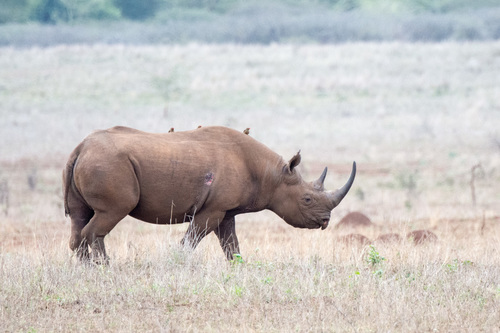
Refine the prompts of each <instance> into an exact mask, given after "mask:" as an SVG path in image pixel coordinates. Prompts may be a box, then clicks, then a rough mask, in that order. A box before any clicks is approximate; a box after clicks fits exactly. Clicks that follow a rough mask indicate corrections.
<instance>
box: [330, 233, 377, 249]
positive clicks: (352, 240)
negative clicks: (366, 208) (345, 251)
mask: <svg viewBox="0 0 500 333" xmlns="http://www.w3.org/2000/svg"><path fill="white" fill-rule="evenodd" d="M337 240H338V241H339V242H341V243H343V244H345V245H361V246H365V245H370V244H371V240H370V239H369V238H368V237H365V236H363V235H361V234H348V235H344V236H340V237H337Z"/></svg>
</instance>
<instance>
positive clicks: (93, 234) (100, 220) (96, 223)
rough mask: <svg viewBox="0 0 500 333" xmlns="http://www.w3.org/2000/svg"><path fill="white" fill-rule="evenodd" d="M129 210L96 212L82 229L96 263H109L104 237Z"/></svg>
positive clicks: (83, 236)
mask: <svg viewBox="0 0 500 333" xmlns="http://www.w3.org/2000/svg"><path fill="white" fill-rule="evenodd" d="M127 214H128V213H127V212H100V211H97V212H95V214H94V216H93V217H92V218H91V219H90V221H89V223H88V224H87V225H86V226H85V228H83V230H82V233H81V234H82V238H83V240H84V242H86V243H88V245H89V246H90V249H91V250H92V252H91V253H90V257H91V258H92V260H93V261H94V262H95V263H96V264H107V263H108V261H109V257H108V255H107V253H106V247H105V246H104V237H105V236H106V235H107V234H108V233H109V232H110V231H111V230H112V229H113V228H114V227H115V226H116V225H117V224H118V222H120V221H121V220H122V219H123V218H124V217H125V216H127Z"/></svg>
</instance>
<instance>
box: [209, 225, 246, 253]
mask: <svg viewBox="0 0 500 333" xmlns="http://www.w3.org/2000/svg"><path fill="white" fill-rule="evenodd" d="M214 232H215V234H216V235H217V238H218V239H219V243H220V246H221V247H222V250H223V251H224V254H225V255H226V257H227V259H228V260H233V259H234V258H233V256H234V255H235V254H240V246H239V243H238V237H236V229H235V220H234V216H231V217H228V216H226V217H225V218H224V220H222V222H221V223H220V224H219V226H218V227H217V228H216V229H215V230H214Z"/></svg>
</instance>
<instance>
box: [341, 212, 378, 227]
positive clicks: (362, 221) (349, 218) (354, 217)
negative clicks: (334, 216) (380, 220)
mask: <svg viewBox="0 0 500 333" xmlns="http://www.w3.org/2000/svg"><path fill="white" fill-rule="evenodd" d="M371 226H373V223H372V221H371V220H370V218H368V216H366V215H365V214H363V213H360V212H351V213H349V214H347V215H346V216H344V217H343V218H342V219H341V220H340V222H339V223H337V225H336V226H335V228H359V227H371Z"/></svg>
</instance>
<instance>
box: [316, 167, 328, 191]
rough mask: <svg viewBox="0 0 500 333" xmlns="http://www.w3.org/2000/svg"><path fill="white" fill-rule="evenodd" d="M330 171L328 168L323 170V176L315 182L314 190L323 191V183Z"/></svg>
mask: <svg viewBox="0 0 500 333" xmlns="http://www.w3.org/2000/svg"><path fill="white" fill-rule="evenodd" d="M327 171H328V168H327V167H325V169H324V170H323V173H322V174H321V176H319V178H318V179H317V180H316V181H315V182H314V188H315V189H316V190H318V191H323V189H324V187H323V183H324V182H325V177H326V172H327Z"/></svg>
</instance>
